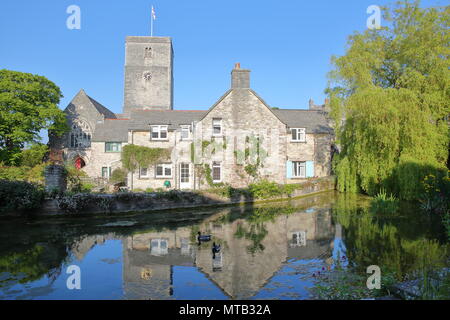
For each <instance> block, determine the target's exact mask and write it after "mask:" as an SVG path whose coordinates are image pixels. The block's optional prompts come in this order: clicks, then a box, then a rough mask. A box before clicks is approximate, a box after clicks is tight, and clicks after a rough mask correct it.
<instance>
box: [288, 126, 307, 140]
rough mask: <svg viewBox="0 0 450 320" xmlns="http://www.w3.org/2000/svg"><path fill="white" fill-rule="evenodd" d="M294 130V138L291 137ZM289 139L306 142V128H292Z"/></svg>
mask: <svg viewBox="0 0 450 320" xmlns="http://www.w3.org/2000/svg"><path fill="white" fill-rule="evenodd" d="M294 131H295V139H293V137H292V136H293V132H294ZM291 141H295V142H306V128H292V129H291Z"/></svg>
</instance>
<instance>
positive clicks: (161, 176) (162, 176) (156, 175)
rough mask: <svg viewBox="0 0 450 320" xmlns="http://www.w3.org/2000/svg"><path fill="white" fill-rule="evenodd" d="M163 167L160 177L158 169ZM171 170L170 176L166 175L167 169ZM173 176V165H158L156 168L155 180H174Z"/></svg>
mask: <svg viewBox="0 0 450 320" xmlns="http://www.w3.org/2000/svg"><path fill="white" fill-rule="evenodd" d="M159 166H162V172H163V174H162V175H158V167H159ZM167 168H170V175H166V169H167ZM172 175H173V168H172V164H171V163H158V164H157V165H156V166H155V178H172Z"/></svg>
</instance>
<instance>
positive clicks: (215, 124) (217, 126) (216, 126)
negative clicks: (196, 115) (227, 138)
mask: <svg viewBox="0 0 450 320" xmlns="http://www.w3.org/2000/svg"><path fill="white" fill-rule="evenodd" d="M212 129H213V136H220V135H221V134H222V119H219V118H214V119H213V120H212Z"/></svg>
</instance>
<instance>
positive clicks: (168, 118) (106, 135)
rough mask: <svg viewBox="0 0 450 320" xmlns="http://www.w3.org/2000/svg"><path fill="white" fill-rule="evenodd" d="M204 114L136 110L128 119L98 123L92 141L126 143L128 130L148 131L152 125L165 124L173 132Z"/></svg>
mask: <svg viewBox="0 0 450 320" xmlns="http://www.w3.org/2000/svg"><path fill="white" fill-rule="evenodd" d="M205 113H206V110H136V111H132V112H131V114H130V117H129V118H117V117H115V118H113V119H105V121H104V122H103V123H98V124H97V125H96V127H95V132H94V134H93V136H92V141H94V142H103V141H105V142H127V141H128V130H150V125H152V124H166V125H168V128H169V130H175V129H177V128H179V127H180V125H182V124H191V123H192V122H193V121H199V120H200V119H201V118H202V117H203V115H204V114H205ZM115 116H117V115H115ZM119 116H121V117H122V116H124V115H119Z"/></svg>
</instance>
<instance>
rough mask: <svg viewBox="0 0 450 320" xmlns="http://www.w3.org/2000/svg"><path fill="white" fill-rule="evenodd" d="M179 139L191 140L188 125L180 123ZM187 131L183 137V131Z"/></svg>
mask: <svg viewBox="0 0 450 320" xmlns="http://www.w3.org/2000/svg"><path fill="white" fill-rule="evenodd" d="M180 127H181V129H180V140H191V139H192V138H191V126H190V125H181V126H180ZM186 131H187V137H186V138H184V137H183V132H186Z"/></svg>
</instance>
